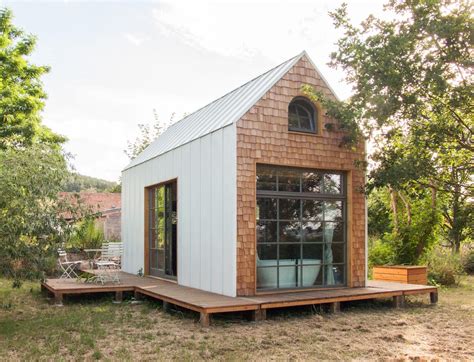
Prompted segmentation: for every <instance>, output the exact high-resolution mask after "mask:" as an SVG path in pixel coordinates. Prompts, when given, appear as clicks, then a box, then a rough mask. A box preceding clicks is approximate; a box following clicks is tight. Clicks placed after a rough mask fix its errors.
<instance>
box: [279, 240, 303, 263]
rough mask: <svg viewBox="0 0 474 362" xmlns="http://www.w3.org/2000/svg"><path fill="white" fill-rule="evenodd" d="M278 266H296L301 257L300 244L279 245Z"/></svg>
mask: <svg viewBox="0 0 474 362" xmlns="http://www.w3.org/2000/svg"><path fill="white" fill-rule="evenodd" d="M279 248H280V249H279V253H280V266H282V265H288V263H289V265H296V263H297V262H298V260H299V259H300V255H301V246H300V244H279Z"/></svg>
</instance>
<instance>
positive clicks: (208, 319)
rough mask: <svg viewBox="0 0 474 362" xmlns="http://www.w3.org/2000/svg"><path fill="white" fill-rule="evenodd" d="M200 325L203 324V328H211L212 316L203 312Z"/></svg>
mask: <svg viewBox="0 0 474 362" xmlns="http://www.w3.org/2000/svg"><path fill="white" fill-rule="evenodd" d="M199 323H201V327H209V326H210V324H211V315H210V314H209V313H206V312H201V313H200V316H199Z"/></svg>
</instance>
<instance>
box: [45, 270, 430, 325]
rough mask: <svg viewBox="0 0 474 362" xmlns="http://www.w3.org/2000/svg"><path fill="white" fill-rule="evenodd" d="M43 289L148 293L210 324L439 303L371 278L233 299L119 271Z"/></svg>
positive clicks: (59, 295)
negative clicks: (217, 319) (380, 301)
mask: <svg viewBox="0 0 474 362" xmlns="http://www.w3.org/2000/svg"><path fill="white" fill-rule="evenodd" d="M42 288H43V289H46V290H48V291H49V292H51V293H52V294H54V297H55V302H56V303H57V304H62V300H63V295H69V294H86V293H103V292H114V293H115V298H116V299H117V300H121V299H122V294H123V292H133V293H135V297H136V298H139V297H140V296H141V295H147V296H149V297H152V298H155V299H159V300H161V301H163V306H164V308H165V309H167V308H169V306H170V305H178V306H180V307H183V308H186V309H190V310H193V311H195V312H198V313H200V321H201V324H202V325H204V326H207V325H209V322H210V315H211V314H214V313H227V312H240V311H249V312H250V313H251V316H252V319H253V320H261V319H265V318H266V311H267V309H271V308H284V307H292V306H303V305H314V304H328V305H329V306H330V310H331V311H332V312H337V311H339V309H340V304H341V303H342V302H349V301H354V300H369V299H375V298H393V302H394V306H396V307H401V306H403V303H404V297H405V296H407V295H413V294H430V300H431V302H432V303H436V302H437V298H438V290H437V288H436V287H432V286H426V285H414V284H402V283H395V282H383V281H372V280H371V281H369V282H368V285H367V287H365V288H340V289H331V290H308V291H298V292H283V293H282V292H279V293H274V294H262V295H257V296H254V297H235V298H233V297H227V296H224V295H220V294H215V293H210V292H205V291H203V290H199V289H194V288H189V287H184V286H181V285H178V284H176V283H173V282H168V281H165V280H162V279H157V278H150V277H138V276H135V275H131V274H127V273H123V272H122V273H120V284H105V285H100V284H92V283H84V282H78V281H76V280H75V279H47V280H46V281H45V282H43V283H42Z"/></svg>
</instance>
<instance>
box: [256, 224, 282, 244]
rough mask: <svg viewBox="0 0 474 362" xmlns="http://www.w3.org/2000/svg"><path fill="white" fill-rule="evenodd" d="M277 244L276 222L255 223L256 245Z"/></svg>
mask: <svg viewBox="0 0 474 362" xmlns="http://www.w3.org/2000/svg"><path fill="white" fill-rule="evenodd" d="M276 242H277V222H276V221H259V222H258V223H257V243H276Z"/></svg>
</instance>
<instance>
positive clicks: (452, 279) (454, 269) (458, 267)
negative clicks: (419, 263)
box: [426, 248, 463, 285]
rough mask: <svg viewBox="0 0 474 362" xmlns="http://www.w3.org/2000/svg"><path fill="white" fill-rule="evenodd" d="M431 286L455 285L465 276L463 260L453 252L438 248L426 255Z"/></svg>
mask: <svg viewBox="0 0 474 362" xmlns="http://www.w3.org/2000/svg"><path fill="white" fill-rule="evenodd" d="M426 264H427V266H428V281H429V283H430V284H441V285H455V284H458V283H459V276H460V275H461V274H463V267H462V264H461V258H460V256H459V255H458V254H453V253H452V252H451V250H446V249H441V248H436V249H433V250H431V251H430V252H429V253H427V255H426Z"/></svg>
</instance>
